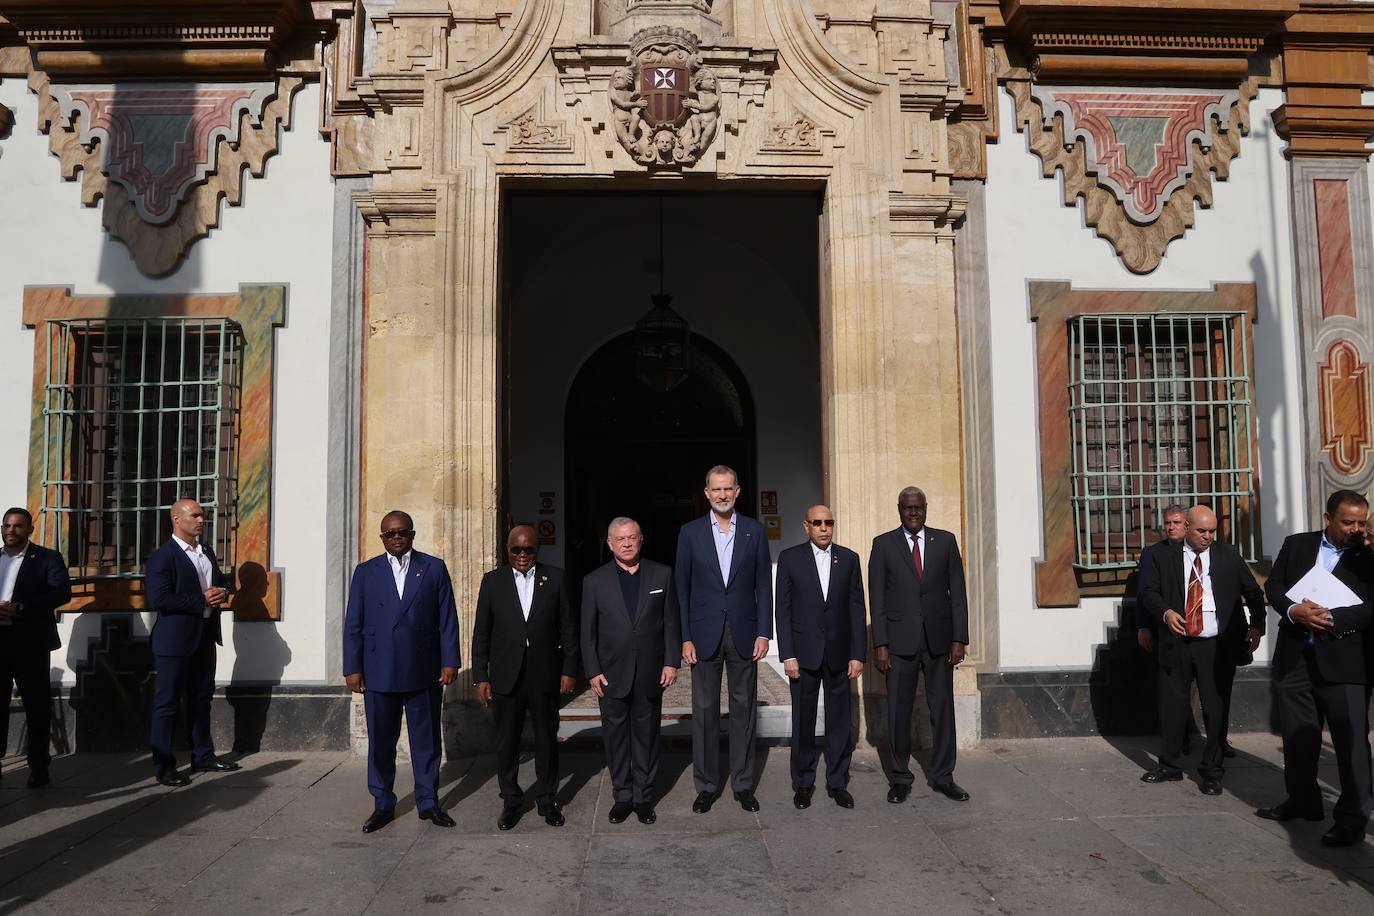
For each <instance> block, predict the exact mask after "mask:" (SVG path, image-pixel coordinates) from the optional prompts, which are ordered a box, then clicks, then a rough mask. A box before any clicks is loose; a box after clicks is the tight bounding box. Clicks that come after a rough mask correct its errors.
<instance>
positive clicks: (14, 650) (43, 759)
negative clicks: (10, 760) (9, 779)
mask: <svg viewBox="0 0 1374 916" xmlns="http://www.w3.org/2000/svg"><path fill="white" fill-rule="evenodd" d="M48 660H49V654H48V650H47V649H41V650H38V651H34V650H33V649H32V648H31V647H29V646H25V645H14V644H7V643H4V642H0V706H3V708H4V714H3V718H0V757H3V756H5V754H6V753H7V752H8V751H9V724H10V695H11V693H12V692H13V691H14V688H15V686H16V685H17V686H18V687H19V699H20V701H21V702H22V703H23V704H24V725H25V727H26V728H27V729H28V733H29V769H30V770H39V771H42V770H46V769H47V768H48V763H49V761H51V760H52V755H51V754H50V753H49V752H48V743H49V741H50V740H51V733H52V686H51V682H50V681H49V675H50V671H49V668H48Z"/></svg>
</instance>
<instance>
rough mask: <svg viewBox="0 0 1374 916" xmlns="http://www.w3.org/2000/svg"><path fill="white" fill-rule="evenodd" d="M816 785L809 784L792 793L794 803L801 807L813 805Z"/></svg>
mask: <svg viewBox="0 0 1374 916" xmlns="http://www.w3.org/2000/svg"><path fill="white" fill-rule="evenodd" d="M815 791H816V788H815V786H808V787H807V788H805V789H798V790H797V791H795V792H793V793H792V804H793V805H795V806H796V807H797V808H799V809H806V808H810V807H811V793H812V792H815Z"/></svg>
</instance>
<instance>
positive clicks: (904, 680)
mask: <svg viewBox="0 0 1374 916" xmlns="http://www.w3.org/2000/svg"><path fill="white" fill-rule="evenodd" d="M897 513H898V515H899V516H900V517H901V521H902V524H901V526H900V527H898V528H896V529H894V530H892V531H888V532H886V533H885V534H880V535H878V536H877V537H876V538H874V539H873V549H872V550H871V551H870V553H869V555H868V607H869V614H870V615H871V617H872V621H873V663H874V664H875V665H876V666H877V668H878V670H879V671H881V672H882V673H884V674H886V675H887V730H888V738H889V740H890V741H891V742H892V771H891V773H889V774H888V782H889V783H890V784H891V785H890V787H889V789H888V793H887V800H888V801H889V802H891V803H892V804H894V805H898V804H901V803H902V802H904V801H906V799H907V796H908V795H910V794H911V784H912V783H913V782H914V781H915V777H913V776H912V773H911V767H910V765H909V761H910V759H911V711H912V707H913V706H915V704H916V679H917V676H918V675H921V674H924V675H925V680H926V707H927V708H928V709H929V711H930V729H931V733H932V737H933V739H934V745H935V746H934V748H933V749H932V751H931V762H930V772H929V776H928V778H927V782H928V784H929V785H930V787H931V788H932V789H934V790H935V791H936V792H939V793H940V794H941V795H944V796H946V797H947V798H951V799H953V800H955V801H968V797H969V794H968V792H966V791H964V789H963V788H962V787H961V786H960V785H959V784H958V783H956V782H955V781H954V757H955V749H954V746H955V738H954V669H955V668H956V667H958V666H959V664H960V663H962V662H963V660H964V654H965V652H966V651H967V649H968V597H967V593H966V591H965V589H964V561H963V559H962V558H961V557H960V556H959V544H958V543H957V542H956V541H955V538H954V535H953V534H952V533H950V532H948V531H941V530H940V529H938V528H928V527H926V495H925V493H923V492H921V490H920V489H919V488H917V487H907V488H906V489H905V490H903V491H902V492H901V493H900V494H898V496H897Z"/></svg>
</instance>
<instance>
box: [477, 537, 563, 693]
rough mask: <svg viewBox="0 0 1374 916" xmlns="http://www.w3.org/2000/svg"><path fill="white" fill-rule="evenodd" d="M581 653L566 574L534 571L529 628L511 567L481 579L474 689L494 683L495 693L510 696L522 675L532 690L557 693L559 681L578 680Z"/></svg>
mask: <svg viewBox="0 0 1374 916" xmlns="http://www.w3.org/2000/svg"><path fill="white" fill-rule="evenodd" d="M579 650H580V647H579V646H578V643H577V616H576V614H574V612H573V607H572V603H571V601H570V600H569V598H568V589H567V586H566V584H565V582H564V579H563V570H561V569H559V568H558V567H557V566H545V565H544V564H543V563H539V564H537V565H536V566H535V568H534V598H533V599H531V601H530V619H529V621H528V622H526V620H525V615H524V613H523V612H522V611H521V610H520V593H519V592H517V591H516V590H515V574H514V573H513V572H512V571H511V568H510V567H509V566H500V567H497V568H496V569H493V570H492V571H490V572H489V573H487V574H486V575H484V576H483V577H482V585H481V587H480V588H479V589H478V590H477V620H476V622H475V623H474V625H473V628H472V682H473V683H474V684H480V683H482V682H483V681H490V682H491V689H492V690H494V691H496V692H497V693H512V692H514V690H515V688H516V685H517V684H518V683H519V681H520V672H521V670H522V669H523V670H524V672H525V677H526V678H527V679H528V680H527V684H528V685H529V687H530V688H531V689H533V690H545V691H551V692H557V691H558V679H559V677H560V676H561V675H566V676H568V677H576V676H577V661H578V656H579V654H580V651H579Z"/></svg>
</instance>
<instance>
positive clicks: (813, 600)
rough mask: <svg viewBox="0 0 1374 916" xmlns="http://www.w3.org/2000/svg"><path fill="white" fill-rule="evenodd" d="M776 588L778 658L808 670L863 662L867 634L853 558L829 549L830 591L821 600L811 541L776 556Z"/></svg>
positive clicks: (861, 590)
mask: <svg viewBox="0 0 1374 916" xmlns="http://www.w3.org/2000/svg"><path fill="white" fill-rule="evenodd" d="M777 589H778V595H777V615H778V658H781V659H783V660H784V661H786V660H787V659H789V658H795V659H796V660H797V663H798V664H799V665H801V667H803V668H805V669H807V670H808V671H814V670H815V669H817V668H819V667H820V666H821V662H822V660H824V661H825V663H826V665H827V666H828V667H829V668H830V669H831V670H832V671H843V670H844V669H845V668H847V667H848V663H849V661H850V659H854V660H856V661H863V660H864V656H865V654H866V650H867V648H868V631H867V628H866V621H865V613H864V580H863V574H862V573H861V572H860V571H859V555H858V554H857V553H855V552H854V551H852V550H850V549H849V548H847V547H841V546H840V545H839V544H831V545H830V590H829V594H826V595H822V594H821V579H820V575H819V573H817V572H816V557H815V554H814V553H813V552H812V548H811V542H810V541H806V542H804V543H801V544H798V545H797V546H795V547H789V548H787V549H786V550H784V551H783V552H782V553H780V554H778V582H777Z"/></svg>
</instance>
